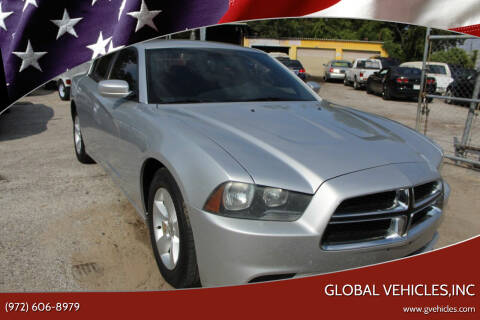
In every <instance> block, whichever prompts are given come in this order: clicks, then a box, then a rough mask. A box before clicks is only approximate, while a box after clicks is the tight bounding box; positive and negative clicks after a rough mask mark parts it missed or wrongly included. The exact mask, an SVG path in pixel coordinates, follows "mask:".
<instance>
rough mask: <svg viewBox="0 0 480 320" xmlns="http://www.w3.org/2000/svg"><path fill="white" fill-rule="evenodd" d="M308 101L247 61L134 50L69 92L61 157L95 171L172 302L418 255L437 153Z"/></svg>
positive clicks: (187, 46)
mask: <svg viewBox="0 0 480 320" xmlns="http://www.w3.org/2000/svg"><path fill="white" fill-rule="evenodd" d="M310 85H311V84H310ZM312 87H314V86H313V85H311V86H309V84H308V83H304V82H303V81H301V80H300V79H298V77H295V75H293V74H292V73H291V72H290V71H289V70H288V69H287V68H286V67H284V66H283V65H282V64H281V63H279V62H278V61H276V60H275V59H273V58H271V57H269V56H268V55H267V54H265V53H262V52H260V51H257V50H253V49H248V48H242V47H237V46H232V45H226V44H218V43H208V42H194V41H158V40H157V41H152V42H147V43H143V44H138V45H135V46H133V47H129V48H126V49H123V50H121V51H119V52H116V53H114V54H110V55H107V56H104V57H102V58H100V59H97V60H96V61H95V62H94V64H93V65H92V67H91V68H90V71H89V73H88V74H87V75H85V76H79V77H76V78H74V79H73V84H72V102H71V114H72V120H73V123H74V126H73V133H74V146H75V153H76V155H77V158H78V160H79V161H80V162H82V163H92V162H96V163H98V164H100V165H101V166H103V168H105V170H106V171H107V172H108V173H110V174H111V176H112V178H113V179H114V180H115V181H116V182H117V183H118V185H119V186H120V188H121V189H122V190H123V191H124V193H125V195H126V197H127V198H128V199H129V200H130V201H131V203H132V205H133V206H134V207H135V208H136V210H137V211H138V213H139V214H140V216H142V217H143V218H144V219H145V220H146V222H147V223H148V226H149V230H150V237H151V242H152V247H153V251H154V254H155V258H156V261H157V263H158V267H159V269H160V272H161V274H162V275H163V277H164V278H165V280H166V281H168V282H169V283H170V284H171V285H173V286H174V287H177V288H181V287H191V286H197V285H200V284H202V285H204V286H216V285H225V284H241V283H251V282H258V281H265V280H274V279H286V278H292V277H299V276H303V275H307V274H314V273H322V272H329V271H334V270H340V269H345V268H351V267H355V266H361V265H366V264H372V263H377V262H381V261H386V260H391V259H395V258H400V257H405V256H408V255H412V254H416V253H419V252H424V251H427V250H430V249H432V247H433V245H434V243H435V241H436V239H437V237H438V235H437V228H438V226H439V224H440V222H441V220H442V217H443V213H442V210H443V205H444V202H445V200H446V199H447V198H448V194H449V188H448V185H447V184H446V183H445V182H444V181H443V180H442V178H441V176H440V173H439V168H440V166H441V163H442V157H443V154H442V151H441V150H440V148H439V147H438V146H436V145H435V144H434V143H433V142H432V141H430V140H429V139H427V138H426V137H424V136H423V135H421V134H418V133H417V132H415V131H413V130H411V129H409V128H407V127H404V126H402V125H400V124H398V123H396V122H393V121H390V120H387V119H385V118H381V117H378V116H375V115H372V114H368V113H363V112H360V111H357V110H354V109H351V108H347V107H342V106H338V105H334V104H332V103H330V102H328V101H325V100H323V99H321V98H320V97H319V96H318V95H317V93H316V91H318V90H313V89H312ZM316 89H318V87H316Z"/></svg>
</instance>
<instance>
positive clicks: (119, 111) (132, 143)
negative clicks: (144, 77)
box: [105, 47, 148, 207]
mask: <svg viewBox="0 0 480 320" xmlns="http://www.w3.org/2000/svg"><path fill="white" fill-rule="evenodd" d="M138 61H139V57H138V52H137V49H136V48H133V47H132V48H127V49H123V50H121V51H120V52H119V53H118V55H117V57H116V58H115V61H114V62H113V66H112V69H111V72H110V75H109V79H110V80H123V81H126V82H127V83H128V86H129V90H130V91H131V93H130V95H129V96H127V97H125V98H110V103H108V104H105V109H106V112H108V113H109V114H110V119H112V121H113V123H112V126H114V127H115V136H114V137H112V140H111V145H112V146H113V148H112V150H111V152H110V153H109V155H108V162H109V163H110V165H111V167H112V169H113V170H114V172H116V173H117V174H118V177H119V179H120V181H119V182H120V184H121V187H122V189H123V191H124V192H125V193H126V194H127V196H128V197H129V198H130V200H132V201H133V202H134V203H135V204H137V205H138V206H139V207H141V206H140V199H141V197H140V194H139V193H140V189H139V172H140V166H141V162H142V159H143V153H144V151H145V149H146V143H147V142H146V141H147V139H146V136H145V134H144V133H143V131H142V129H143V128H142V127H141V126H140V125H139V124H140V123H142V115H143V112H142V110H143V109H144V108H147V107H148V106H147V105H144V104H142V103H140V102H139V68H138Z"/></svg>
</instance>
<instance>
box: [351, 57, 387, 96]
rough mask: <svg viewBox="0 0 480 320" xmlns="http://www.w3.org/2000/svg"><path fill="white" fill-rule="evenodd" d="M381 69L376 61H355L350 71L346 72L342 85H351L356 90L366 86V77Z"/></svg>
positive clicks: (379, 63) (379, 62) (380, 63)
mask: <svg viewBox="0 0 480 320" xmlns="http://www.w3.org/2000/svg"><path fill="white" fill-rule="evenodd" d="M381 69H382V62H381V61H380V60H378V59H356V60H355V62H354V63H353V65H352V67H351V68H350V69H347V70H346V73H345V80H344V81H343V83H344V84H345V85H346V86H347V85H350V84H353V87H354V88H355V89H356V90H359V89H361V88H362V87H364V86H365V85H366V84H367V80H368V77H370V76H371V75H372V74H374V73H375V72H377V71H380V70H381Z"/></svg>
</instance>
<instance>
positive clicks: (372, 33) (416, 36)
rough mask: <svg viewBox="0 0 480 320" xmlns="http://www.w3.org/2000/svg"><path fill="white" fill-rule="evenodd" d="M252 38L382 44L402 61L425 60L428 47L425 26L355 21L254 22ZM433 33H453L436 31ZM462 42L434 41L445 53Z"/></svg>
mask: <svg viewBox="0 0 480 320" xmlns="http://www.w3.org/2000/svg"><path fill="white" fill-rule="evenodd" d="M248 26H249V35H250V36H257V37H265V38H287V37H295V38H317V39H339V40H369V41H383V42H384V45H383V47H384V49H385V51H387V53H388V55H389V56H390V57H392V58H396V59H398V60H400V61H412V60H422V58H423V51H424V47H425V32H426V29H425V28H424V27H419V26H414V25H408V24H401V23H393V22H383V21H371V20H355V19H331V18H328V19H317V18H315V19H313V18H303V19H281V20H264V21H251V22H249V23H248ZM433 34H450V33H449V32H447V31H441V30H434V31H433ZM461 42H462V41H459V40H458V41H451V40H450V41H435V45H436V47H438V48H442V49H444V50H446V49H449V48H451V47H455V46H456V45H457V44H458V43H461Z"/></svg>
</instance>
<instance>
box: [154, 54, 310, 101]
mask: <svg viewBox="0 0 480 320" xmlns="http://www.w3.org/2000/svg"><path fill="white" fill-rule="evenodd" d="M146 64H147V65H146V67H147V83H148V85H147V88H148V99H149V102H150V103H159V104H171V103H202V102H242V101H315V100H316V99H315V98H314V96H313V95H312V94H311V93H310V92H309V91H308V90H307V89H306V88H305V87H304V86H303V85H302V84H301V83H300V82H299V80H297V78H296V77H295V75H293V73H291V72H289V71H287V70H285V69H283V68H282V67H281V66H280V65H279V64H278V63H277V62H275V60H274V59H273V58H271V57H269V56H268V55H266V54H263V53H259V52H252V51H246V50H230V49H216V48H215V49H214V48H166V49H152V50H147V52H146Z"/></svg>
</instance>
